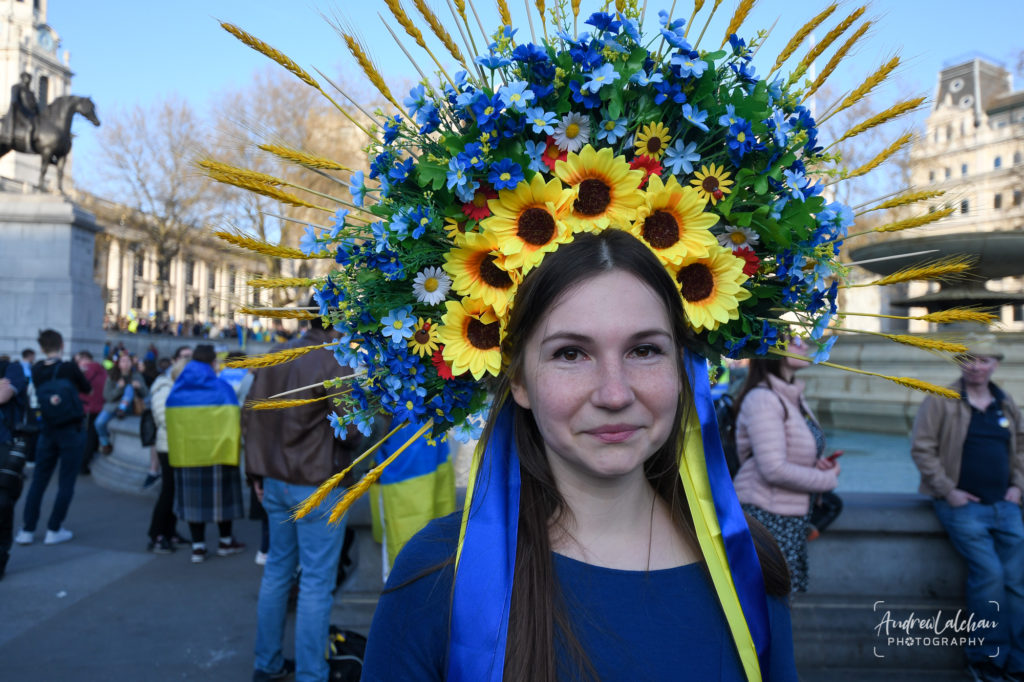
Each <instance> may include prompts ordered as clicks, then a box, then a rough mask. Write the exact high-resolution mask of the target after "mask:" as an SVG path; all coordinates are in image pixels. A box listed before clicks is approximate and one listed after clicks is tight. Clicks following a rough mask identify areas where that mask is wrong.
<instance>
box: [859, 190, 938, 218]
mask: <svg viewBox="0 0 1024 682" xmlns="http://www.w3.org/2000/svg"><path fill="white" fill-rule="evenodd" d="M943 194H945V192H944V191H943V190H940V189H938V190H922V191H917V192H905V193H903V194H899V195H897V196H895V197H893V198H892V199H889V200H888V201H883V202H882V203H880V204H878V205H877V206H872V207H871V208H869V209H867V210H865V211H861V213H860V214H858V215H863V214H864V213H870V212H871V211H880V210H884V209H887V208H897V207H899V206H909V205H910V204H916V203H917V202H919V201H925V200H927V199H934V198H935V197H941V196H942V195H943Z"/></svg>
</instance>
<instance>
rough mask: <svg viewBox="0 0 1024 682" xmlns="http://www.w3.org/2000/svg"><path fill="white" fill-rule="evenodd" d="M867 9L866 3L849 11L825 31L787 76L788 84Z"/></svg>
mask: <svg viewBox="0 0 1024 682" xmlns="http://www.w3.org/2000/svg"><path fill="white" fill-rule="evenodd" d="M867 9H868V8H867V6H866V5H865V6H862V7H858V8H857V9H855V10H854V11H853V12H852V13H850V16H848V17H846V18H845V19H843V20H842V21H841V22H839V24H838V25H837V26H836V27H835V28H833V29H832V30H831V31H829V32H828V33H826V34H825V37H824V38H823V39H822V40H821V42H820V43H818V44H817V45H815V46H814V47H812V48H811V49H810V51H809V52H808V53H807V54H806V55H804V58H803V59H801V60H800V62H799V63H798V64H797V65H796V69H794V70H793V73H792V74H790V76H789V84H790V85H792V84H793V83H796V82H797V81H798V80H800V78H801V77H802V76H803V75H804V73H806V72H807V69H808V67H809V66H810V65H811V64H812V63H813V62H814V60H815V59H817V58H818V57H820V56H821V55H822V53H824V52H825V50H827V49H828V48H829V47H831V46H832V43H834V42H835V41H836V40H838V39H839V36H841V35H843V34H844V33H846V31H847V29H849V28H850V26H852V25H853V23H854V22H855V21H857V20H858V19H860V18H861V16H862V15H863V14H864V12H866V11H867Z"/></svg>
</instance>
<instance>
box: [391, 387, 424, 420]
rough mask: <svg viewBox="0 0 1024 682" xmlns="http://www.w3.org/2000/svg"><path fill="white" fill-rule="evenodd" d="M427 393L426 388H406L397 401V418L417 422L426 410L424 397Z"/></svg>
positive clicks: (395, 413)
mask: <svg viewBox="0 0 1024 682" xmlns="http://www.w3.org/2000/svg"><path fill="white" fill-rule="evenodd" d="M426 394H427V390H426V389H425V388H416V389H411V390H410V389H406V390H404V391H402V394H401V395H400V396H399V397H398V400H397V401H395V412H394V415H395V419H397V420H398V421H407V422H409V423H411V424H417V423H419V421H420V417H422V416H423V415H424V414H425V413H426V411H427V406H426V405H425V404H424V403H423V397H424V396H425V395H426Z"/></svg>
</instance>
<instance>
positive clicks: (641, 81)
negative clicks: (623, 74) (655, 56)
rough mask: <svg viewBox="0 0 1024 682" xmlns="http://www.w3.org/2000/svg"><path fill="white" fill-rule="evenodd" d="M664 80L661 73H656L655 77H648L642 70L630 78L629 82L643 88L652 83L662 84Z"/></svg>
mask: <svg viewBox="0 0 1024 682" xmlns="http://www.w3.org/2000/svg"><path fill="white" fill-rule="evenodd" d="M664 79H665V77H664V76H663V75H662V74H661V72H660V71H655V72H654V74H653V75H650V76H649V75H647V72H646V71H643V70H641V71H637V72H636V73H634V74H633V75H632V76H630V77H629V82H630V83H636V84H637V85H639V86H641V87H646V86H648V85H650V84H651V83H661V82H662V81H663V80H664Z"/></svg>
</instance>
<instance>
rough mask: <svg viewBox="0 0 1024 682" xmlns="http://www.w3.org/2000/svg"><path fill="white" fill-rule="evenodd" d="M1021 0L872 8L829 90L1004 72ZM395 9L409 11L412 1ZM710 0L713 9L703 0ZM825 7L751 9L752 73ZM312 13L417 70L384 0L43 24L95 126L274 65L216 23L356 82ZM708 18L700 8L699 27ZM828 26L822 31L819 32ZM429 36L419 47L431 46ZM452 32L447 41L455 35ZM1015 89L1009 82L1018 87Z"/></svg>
mask: <svg viewBox="0 0 1024 682" xmlns="http://www.w3.org/2000/svg"><path fill="white" fill-rule="evenodd" d="M427 1H428V4H429V5H430V6H431V7H433V8H434V10H435V12H437V14H438V16H440V17H442V20H445V19H447V21H445V24H446V25H448V26H449V28H450V25H451V15H450V13H449V11H448V8H447V0H427ZM1019 2H1020V0H973V1H972V2H970V3H964V2H963V1H962V0H930V1H926V0H880V1H877V2H875V3H874V4H873V5H872V6H870V7H869V10H868V16H873V17H875V18H876V19H877V21H876V23H875V24H874V26H873V28H872V31H871V32H870V34H869V36H868V39H867V40H866V43H863V44H862V45H863V46H862V47H860V48H859V51H858V53H857V54H855V55H853V56H852V57H851V58H850V59H849V60H847V62H844V64H843V66H841V67H840V69H839V70H838V71H837V72H836V73H835V75H834V76H833V77H832V78H831V79H830V83H833V84H834V85H835V86H836V87H837V88H838V89H849V88H852V87H854V86H855V85H856V84H857V83H859V81H860V79H862V78H863V77H864V76H865V75H866V74H867V73H869V72H870V71H872V70H873V69H874V68H876V67H877V66H879V65H880V64H881V63H882V62H883V61H885V60H886V59H887V58H888V57H890V56H891V55H893V54H899V55H900V56H901V58H902V60H903V65H902V66H901V68H900V70H899V71H898V72H897V74H896V75H895V76H894V78H893V80H892V83H891V84H890V85H889V86H887V87H886V88H885V89H883V90H882V91H880V92H879V94H878V95H877V96H876V101H877V103H878V105H879V107H878V108H879V109H881V108H885V107H886V106H889V105H890V104H893V103H895V102H896V101H898V100H899V98H900V97H903V98H905V97H909V96H912V95H916V94H924V95H927V96H929V97H931V96H932V95H933V92H934V89H935V85H936V79H937V75H938V72H939V70H940V69H941V68H942V67H943V65H944V64H946V65H948V64H950V63H957V62H959V61H965V60H966V59H967V58H969V57H970V56H973V55H974V54H979V53H980V54H981V55H983V56H986V57H987V58H989V59H992V60H995V61H997V62H1002V63H1004V65H1005V66H1007V68H1010V69H1011V71H1012V70H1013V69H1014V67H1015V66H1016V59H1017V55H1018V54H1019V53H1020V52H1021V51H1022V50H1024V34H1022V33H1021V31H1020V19H1019V12H1020V9H1019V8H1020V4H1019ZM470 3H471V4H472V0H470ZM403 4H404V5H406V7H407V9H408V10H409V11H410V12H414V10H413V8H412V3H411V2H410V1H409V0H405V1H404V3H403ZM475 4H476V6H477V9H478V10H479V11H480V14H481V18H482V20H483V24H484V26H485V28H487V29H488V31H491V30H492V29H493V28H494V27H496V26H497V18H496V17H497V12H496V10H494V9H493V8H494V2H492V1H491V0H475ZM549 4H551V2H549ZM583 4H584V7H583V11H584V14H586V13H588V11H594V10H596V9H598V8H599V6H600V4H601V3H600V2H598V0H584V3H583ZM670 4H671V2H669V0H663V2H661V3H658V2H654V1H652V2H650V3H649V5H648V10H647V13H648V16H647V23H648V25H649V26H650V25H655V24H654V20H655V18H656V16H657V11H658V9H661V8H662V7H663V6H664V7H667V6H669V5H670ZM707 4H708V5H709V6H710V5H711V2H708V3H707ZM735 4H736V2H735V0H725V2H724V3H723V5H722V8H721V9H720V10H719V16H716V18H715V20H714V21H713V22H712V23H711V26H710V27H709V28H708V30H707V34H706V37H705V39H704V42H703V43H702V44H701V45H700V47H702V48H717V47H718V44H719V42H720V41H721V39H722V36H723V34H724V27H725V26H726V25H727V23H728V20H729V18H730V17H731V15H732V11H733V9H734V7H735ZM526 5H529V7H530V10H531V13H532V16H533V21H534V25H535V27H536V30H537V31H538V33H539V31H540V24H539V19H538V17H537V15H536V11H535V9H534V2H533V0H526V1H525V2H524V0H509V6H510V7H511V10H512V17H513V21H514V23H516V24H517V25H519V26H521V27H522V29H521V32H520V34H519V36H518V38H519V39H520V40H522V39H524V38H527V39H528V38H529V35H530V33H529V24H528V22H527V21H526V16H525V15H526V9H525V6H526ZM825 5H826V3H825V2H824V1H820V2H817V1H814V2H806V3H803V2H780V1H779V0H760V2H758V3H757V5H756V6H755V9H754V11H753V12H752V13H751V15H750V17H749V18H748V19H747V21H746V22H745V24H744V28H743V29H741V30H740V33H741V34H746V35H748V36H749V35H752V34H753V33H754V31H755V30H756V29H759V28H769V27H771V26H772V25H773V23H775V22H776V20H777V23H775V26H774V28H773V29H772V32H771V34H770V36H769V38H768V39H767V41H766V42H765V44H764V46H763V47H762V52H761V53H760V54H759V55H758V56H757V59H756V60H755V64H759V65H760V68H759V72H760V73H763V72H764V71H765V70H766V68H767V67H768V66H770V62H771V61H774V58H775V56H776V55H777V54H778V53H779V51H780V50H781V49H782V47H783V46H784V45H785V44H786V42H788V40H789V38H790V37H791V36H792V35H793V33H794V32H795V31H796V30H797V29H798V28H799V27H800V26H801V25H802V24H803V23H804V22H805V21H806V20H807V19H808V18H810V17H811V16H813V15H814V14H815V13H817V12H818V11H820V10H821V9H823V8H824V7H825ZM857 6H858V4H856V3H852V2H844V3H843V4H841V5H840V7H839V9H838V10H837V11H836V12H835V13H834V14H833V15H832V18H831V19H830V20H829V21H828V22H826V24H825V25H824V26H825V30H827V29H828V28H830V27H831V26H832V25H834V24H835V23H836V22H837V21H838V20H839V18H840V17H841V16H845V13H849V12H851V11H853V9H855V8H856V7H857ZM678 7H679V8H680V9H682V10H684V12H685V14H684V16H688V14H689V11H690V9H691V8H692V2H690V1H688V0H678ZM321 12H322V13H324V14H327V15H329V16H337V17H340V18H341V19H342V20H344V21H345V22H347V23H348V25H351V26H354V27H355V28H356V31H357V33H358V34H359V35H360V36H361V37H362V38H363V40H364V43H365V44H366V45H367V46H368V47H369V48H370V52H371V55H372V56H373V58H374V59H375V61H377V63H378V64H379V65H380V67H381V70H382V71H383V72H384V75H385V78H386V80H388V82H389V84H390V85H391V86H392V89H393V90H395V91H396V94H397V92H398V91H399V88H398V87H397V86H398V85H399V84H403V83H408V82H409V80H410V78H411V77H412V76H413V74H414V71H413V69H412V68H411V67H410V65H409V62H408V60H407V59H406V58H405V57H404V56H403V55H402V53H401V52H400V51H399V50H398V49H397V48H396V47H395V43H394V41H393V40H392V39H391V37H390V36H389V35H388V33H387V32H386V30H385V29H384V27H383V25H382V22H381V20H380V19H379V18H378V17H377V13H378V12H380V13H382V14H385V15H387V9H386V7H385V5H384V2H383V0H334V1H333V2H322V1H321V2H313V1H305V0H276V1H272V0H174V2H138V0H96V1H94V2H83V1H82V0H49V2H48V16H47V22H48V23H49V24H50V26H52V27H53V28H54V29H55V30H56V31H57V33H58V34H59V35H60V37H61V51H62V52H63V51H64V50H67V51H68V52H69V53H70V65H71V68H72V70H73V72H74V74H75V75H74V77H73V79H72V88H71V90H72V93H73V94H77V95H87V96H90V97H92V99H93V101H94V102H95V103H96V106H97V110H98V112H99V115H100V118H101V120H102V119H103V117H104V115H105V114H108V115H116V113H117V112H121V111H125V110H128V109H131V108H133V107H134V106H136V105H140V106H142V107H148V106H152V105H153V104H155V103H157V102H159V101H161V100H163V99H165V98H167V97H170V96H172V95H174V96H178V97H182V98H185V99H186V100H188V101H189V102H190V103H191V104H192V105H193V106H194V107H195V108H196V109H197V110H198V111H200V112H203V113H205V112H206V111H207V110H208V109H209V108H210V107H211V105H212V103H214V102H216V100H217V96H218V93H219V92H222V91H225V90H233V89H237V88H239V87H240V86H243V85H244V84H245V82H246V80H247V79H248V78H250V77H251V75H252V74H253V73H255V72H256V71H258V70H260V69H263V68H266V65H267V64H272V63H271V62H270V61H269V60H268V59H267V58H266V57H264V56H263V55H260V54H258V53H256V52H255V51H253V50H251V49H250V48H248V47H246V46H244V45H242V44H241V43H240V42H238V41H237V40H236V39H235V38H233V37H232V36H231V35H229V34H228V33H226V32H225V31H224V30H223V29H221V28H220V26H219V25H218V21H221V20H223V21H228V22H230V23H234V24H237V25H239V26H240V27H242V28H243V29H245V30H246V31H248V32H249V33H251V34H253V35H255V36H257V37H259V38H261V39H262V40H264V41H265V42H267V43H269V44H271V45H273V46H274V47H275V48H277V49H278V50H280V51H282V52H284V53H285V54H287V55H288V56H290V57H291V58H292V59H294V60H295V61H296V62H298V63H299V64H300V65H302V66H303V67H304V68H306V69H307V70H310V71H311V72H312V68H313V67H317V68H320V69H321V70H322V71H324V72H325V73H327V74H332V75H334V74H343V75H347V76H348V77H349V78H351V79H352V80H353V81H361V74H360V73H359V71H358V68H357V67H355V66H354V63H353V61H352V59H351V57H350V56H349V55H348V52H347V50H346V49H345V46H344V44H343V43H342V42H341V40H340V39H339V38H338V36H337V34H336V33H335V32H334V30H333V29H332V28H331V26H330V25H329V24H328V23H327V22H326V21H325V20H324V19H323V18H322V16H321ZM706 13H707V9H706V8H705V10H704V12H703V13H702V15H701V16H699V17H698V19H697V22H696V24H697V25H700V24H701V23H702V17H703V16H706ZM780 15H781V16H780ZM1015 15H1016V16H1015ZM392 25H393V22H392ZM581 26H582V22H581ZM825 30H819V32H818V33H819V37H820V36H823V35H824V32H825ZM424 31H425V32H427V31H426V29H424ZM427 33H428V40H432V37H431V36H429V32H427ZM452 33H453V35H455V31H452ZM403 38H404V37H403ZM404 40H405V41H408V39H407V38H404ZM456 40H458V38H456ZM476 41H477V44H478V45H479V44H480V42H481V38H480V34H479V32H477V34H476ZM798 54H800V53H798ZM828 54H830V53H826V55H828ZM414 57H415V58H416V59H417V61H419V62H420V63H421V65H424V66H425V64H426V62H427V61H428V58H427V57H425V56H420V54H419V53H414ZM826 58H827V57H826ZM766 61H767V62H769V64H765V62H766ZM1018 80H1019V79H1018ZM1022 86H1024V84H1021V83H1020V82H1018V83H1016V87H1017V88H1020V87H1022ZM922 117H923V115H922V116H919V117H918V120H921V119H922ZM73 131H74V133H75V134H76V136H77V137H76V139H75V143H74V149H75V155H74V156H75V160H74V177H75V181H76V184H79V185H81V186H85V187H87V188H88V187H90V182H89V178H91V177H94V171H95V169H96V167H97V164H99V163H101V154H100V150H99V147H98V144H97V140H96V130H95V129H94V128H93V127H92V125H91V124H90V123H88V122H87V121H85V120H84V119H82V118H80V117H79V118H77V119H76V121H75V124H74V128H73ZM111 198H112V199H116V198H114V197H111Z"/></svg>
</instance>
